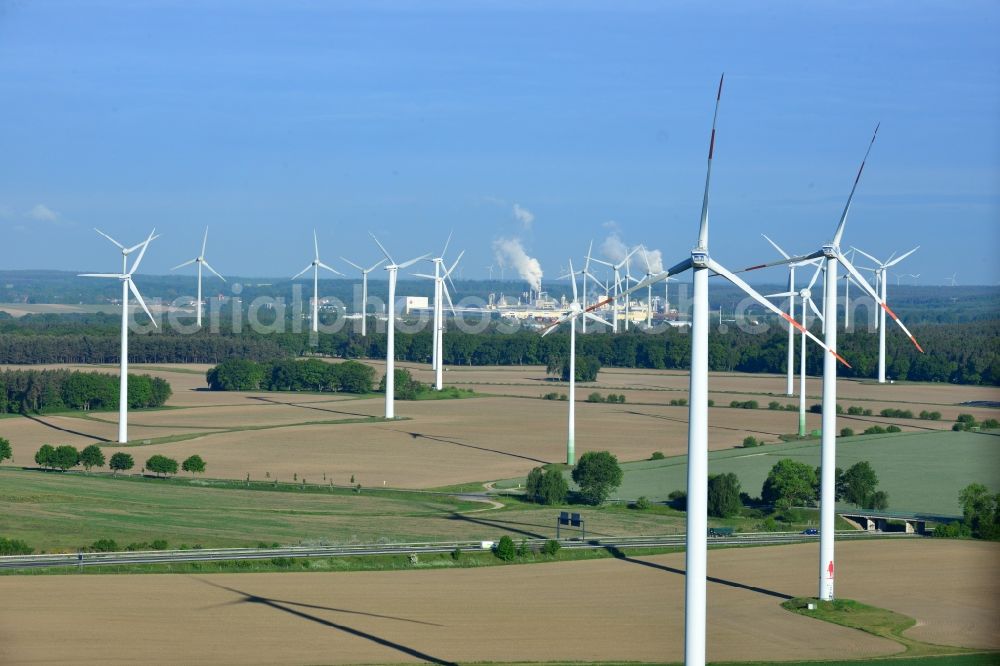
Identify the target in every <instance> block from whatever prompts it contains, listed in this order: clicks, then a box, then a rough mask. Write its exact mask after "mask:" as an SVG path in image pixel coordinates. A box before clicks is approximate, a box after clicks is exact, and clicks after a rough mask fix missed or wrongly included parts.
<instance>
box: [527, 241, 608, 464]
mask: <svg viewBox="0 0 1000 666" xmlns="http://www.w3.org/2000/svg"><path fill="white" fill-rule="evenodd" d="M566 277H568V278H569V279H570V281H571V282H572V283H573V301H572V302H571V303H570V304H569V310H567V311H566V312H564V313H563V314H561V315H560V316H559V318H558V319H557V320H556V321H555V322H554V323H552V324H549V325H548V326H547V327H546V328H545V330H544V331H543V332H542V337H543V338H544V337H545V336H546V335H548V334H549V333H551V332H552V331H554V330H556V327H557V326H559V325H560V324H562V323H564V322H567V321H568V322H569V426H568V429H567V431H566V464H567V465H575V464H576V441H575V440H576V320H577V319H580V320H581V322H582V321H586V320H587V319H590V320H591V321H595V322H597V323H599V324H607V323H608V322H606V321H604V320H603V319H601V318H600V317H598V316H597V315H594V314H592V313H590V312H587V311H586V310H584V308H583V306H581V305H580V301H579V299H578V298H577V293H576V274H575V273H574V272H573V260H572V259H570V260H569V273H567V274H566V275H564V276H562V277H561V278H559V279H560V280H562V279H563V278H566Z"/></svg>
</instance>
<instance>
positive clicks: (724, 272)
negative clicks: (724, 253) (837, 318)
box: [708, 258, 851, 368]
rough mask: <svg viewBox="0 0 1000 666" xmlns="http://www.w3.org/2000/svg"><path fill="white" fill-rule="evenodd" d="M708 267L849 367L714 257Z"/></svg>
mask: <svg viewBox="0 0 1000 666" xmlns="http://www.w3.org/2000/svg"><path fill="white" fill-rule="evenodd" d="M708 267H709V268H711V269H712V270H713V271H715V272H716V273H718V274H719V275H721V276H722V277H724V278H726V279H727V280H729V281H730V282H732V283H733V284H735V285H736V286H737V287H739V288H740V289H742V290H743V291H744V292H746V294H747V295H748V296H749V297H750V298H752V299H754V300H755V301H757V302H758V303H760V304H761V305H763V306H764V307H765V308H767V309H768V310H770V311H771V312H773V313H774V314H776V315H778V316H779V317H781V318H782V319H784V320H785V321H787V322H788V323H790V324H791V325H792V326H794V327H795V328H797V329H799V330H800V331H802V332H803V333H805V334H806V335H808V336H809V337H810V338H812V340H813V342H815V343H816V344H818V345H819V346H820V347H822V348H823V349H825V350H827V351H828V352H830V353H831V354H833V355H834V356H836V357H837V360H838V361H840V362H841V363H843V364H844V365H845V366H847V367H848V368H849V367H851V365H850V364H849V363H848V362H847V361H845V360H844V358H843V357H842V356H841V355H840V354H838V353H837V352H836V351H835V350H833V349H830V348H829V347H827V346H826V345H825V344H824V343H823V341H822V340H820V339H819V338H817V337H816V336H815V335H813V334H812V333H810V332H809V329H807V328H805V327H803V326H802V324H800V323H799V322H797V321H795V319H794V318H792V317H790V316H789V315H788V314H787V313H785V312H782V311H781V309H779V308H778V307H777V306H776V305H775V304H774V303H772V302H771V301H769V300H767V299H766V298H764V297H763V296H761V295H760V294H758V293H757V291H756V290H755V289H754V288H753V287H751V286H750V285H748V284H747V283H746V282H744V281H743V280H742V279H741V278H740V277H739V276H737V275H736V274H735V273H732V272H731V271H729V269H727V268H726V267H725V266H723V265H722V264H720V263H719V262H717V261H715V260H714V259H711V258H709V260H708Z"/></svg>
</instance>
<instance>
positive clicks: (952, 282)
mask: <svg viewBox="0 0 1000 666" xmlns="http://www.w3.org/2000/svg"><path fill="white" fill-rule="evenodd" d="M956 277H958V273H952V274H951V277H946V278H945V279H944V282H945V284H947V285H948V286H949V287H954V286H955V285H956V284H958V281H957V280H955V278H956Z"/></svg>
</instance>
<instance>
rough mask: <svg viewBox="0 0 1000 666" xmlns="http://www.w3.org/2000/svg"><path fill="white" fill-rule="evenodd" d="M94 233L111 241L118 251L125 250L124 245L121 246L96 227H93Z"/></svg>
mask: <svg viewBox="0 0 1000 666" xmlns="http://www.w3.org/2000/svg"><path fill="white" fill-rule="evenodd" d="M94 231H96V232H97V233H99V234H101V235H102V236H104V237H105V238H107V239H108V240H109V241H111V242H112V243H114V244H115V245H117V246H118V247H119V248H120V249H122V250H124V249H125V246H124V245H122V244H121V243H119V242H118V241H116V240H115V239H114V238H112V237H111V236H109V235H107V234H106V233H104V232H103V231H101V230H100V229H98V228H97V227H94Z"/></svg>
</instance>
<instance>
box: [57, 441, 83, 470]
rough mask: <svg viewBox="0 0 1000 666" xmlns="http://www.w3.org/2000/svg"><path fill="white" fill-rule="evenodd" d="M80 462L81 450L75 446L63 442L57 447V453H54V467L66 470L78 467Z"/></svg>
mask: <svg viewBox="0 0 1000 666" xmlns="http://www.w3.org/2000/svg"><path fill="white" fill-rule="evenodd" d="M79 464H80V452H79V451H77V450H76V447H75V446H70V445H69V444H63V445H62V446H57V447H56V450H55V453H53V455H52V466H53V467H57V468H59V469H61V470H63V471H64V472H65V471H66V470H68V469H69V468H71V467H76V466H77V465H79Z"/></svg>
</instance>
